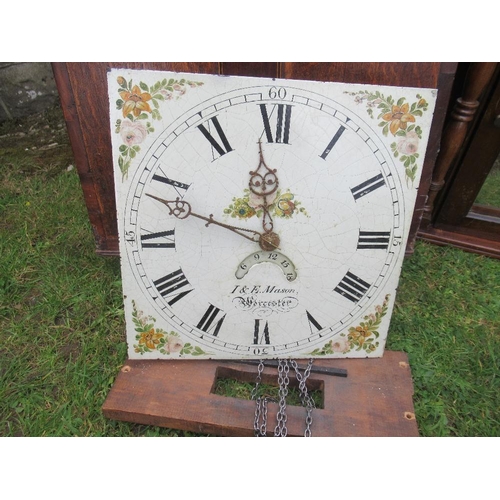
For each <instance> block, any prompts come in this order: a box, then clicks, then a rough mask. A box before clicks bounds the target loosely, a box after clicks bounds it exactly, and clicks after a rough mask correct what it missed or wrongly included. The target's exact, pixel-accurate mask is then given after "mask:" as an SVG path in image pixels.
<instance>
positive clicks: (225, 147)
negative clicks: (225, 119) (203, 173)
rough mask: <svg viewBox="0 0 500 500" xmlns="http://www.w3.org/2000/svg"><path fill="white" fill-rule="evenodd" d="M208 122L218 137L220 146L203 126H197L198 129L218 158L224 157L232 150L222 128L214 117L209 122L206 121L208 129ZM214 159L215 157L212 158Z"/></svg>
mask: <svg viewBox="0 0 500 500" xmlns="http://www.w3.org/2000/svg"><path fill="white" fill-rule="evenodd" d="M210 122H212V124H213V126H214V128H215V130H216V132H217V134H218V136H219V140H220V141H221V142H222V144H220V143H219V142H218V140H217V139H216V138H215V137H214V136H213V135H212V134H211V133H210V130H207V129H206V128H205V126H204V125H203V124H200V125H198V129H199V130H200V132H201V133H202V134H203V135H204V136H205V138H206V139H207V140H208V142H209V143H210V145H211V146H212V148H213V149H215V150H216V151H217V153H219V155H220V156H223V155H225V154H226V153H229V152H230V151H232V150H233V149H232V148H231V145H230V144H229V141H228V140H227V137H226V134H224V131H223V130H222V127H221V126H220V123H219V120H218V119H217V117H216V116H214V117H213V118H210V120H207V121H206V122H205V123H207V124H208V128H209V129H210V128H211V127H210ZM214 159H215V156H214Z"/></svg>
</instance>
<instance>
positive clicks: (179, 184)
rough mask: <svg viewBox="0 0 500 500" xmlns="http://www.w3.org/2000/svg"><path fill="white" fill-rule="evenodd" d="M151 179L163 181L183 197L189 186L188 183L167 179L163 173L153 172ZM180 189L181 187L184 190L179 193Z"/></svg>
mask: <svg viewBox="0 0 500 500" xmlns="http://www.w3.org/2000/svg"><path fill="white" fill-rule="evenodd" d="M153 180H154V181H158V182H163V183H164V184H168V185H169V186H172V187H173V188H174V189H175V190H176V191H177V194H178V195H179V196H181V197H183V196H184V195H185V194H186V193H185V192H186V191H187V189H188V188H189V184H184V183H183V182H179V181H174V180H173V179H169V178H168V177H164V176H163V175H157V174H155V175H153ZM180 189H183V190H184V192H183V193H181V192H180V191H179V190H180Z"/></svg>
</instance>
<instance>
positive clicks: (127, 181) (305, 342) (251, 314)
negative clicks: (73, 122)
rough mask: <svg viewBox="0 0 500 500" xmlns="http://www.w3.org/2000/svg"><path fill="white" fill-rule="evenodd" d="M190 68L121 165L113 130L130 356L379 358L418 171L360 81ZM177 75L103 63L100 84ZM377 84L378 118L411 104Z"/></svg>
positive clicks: (149, 83) (146, 82)
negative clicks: (399, 151) (384, 107)
mask: <svg viewBox="0 0 500 500" xmlns="http://www.w3.org/2000/svg"><path fill="white" fill-rule="evenodd" d="M125 73H126V74H127V77H126V78H125V77H124V75H125ZM188 76H189V81H190V82H191V84H192V85H191V86H190V88H188V89H187V90H186V91H185V92H184V93H182V94H180V95H179V96H178V97H179V98H178V99H177V100H175V101H172V102H165V103H164V104H163V107H162V108H161V109H162V112H163V113H164V114H166V116H167V117H166V118H165V119H162V120H158V121H159V122H160V125H159V126H158V124H155V132H154V133H150V134H149V135H148V136H147V137H146V138H145V140H144V142H141V143H140V144H141V146H140V147H139V148H137V147H136V149H135V153H136V155H135V157H134V162H133V163H132V162H130V163H129V164H127V168H126V169H124V168H123V165H124V162H123V160H122V161H120V155H121V156H122V157H123V155H124V153H125V152H126V151H125V149H124V148H123V145H119V144H118V143H119V139H117V140H115V142H117V144H115V147H114V151H115V163H116V165H117V168H116V187H117V205H118V213H119V229H120V233H121V234H123V235H124V237H123V238H122V241H121V251H122V274H123V282H124V290H125V296H126V298H125V305H126V314H127V317H128V342H129V354H130V356H131V357H137V356H143V357H150V358H158V357H159V358H165V357H173V356H175V357H185V358H187V357H191V356H193V355H195V356H199V357H207V358H234V357H236V358H246V357H259V358H261V357H311V356H313V357H314V356H350V357H365V356H368V355H371V356H380V355H382V353H383V349H384V344H385V337H386V334H387V328H388V324H389V321H388V320H389V317H390V311H391V309H392V305H393V301H394V294H395V289H396V286H397V282H398V278H399V271H400V267H401V262H402V258H403V254H404V248H405V242H406V237H407V233H408V226H409V221H410V220H411V215H412V209H413V204H414V200H415V195H416V188H417V183H416V180H415V178H413V179H411V182H409V181H408V178H407V176H406V178H405V170H404V168H402V167H401V166H400V165H398V164H397V163H396V162H395V155H394V151H395V150H394V146H393V145H392V146H391V143H390V142H389V141H388V140H386V139H385V136H384V133H383V130H382V131H381V128H380V127H377V125H378V124H375V125H374V124H373V123H369V120H370V114H367V113H366V110H365V109H364V108H363V107H360V106H359V102H358V104H356V102H357V101H356V99H355V98H354V97H353V96H356V95H357V96H358V97H359V95H360V94H359V92H362V90H361V89H360V88H359V87H357V86H348V87H346V86H343V85H335V84H324V83H317V82H297V81H285V80H283V81H276V80H267V79H256V78H239V77H234V78H233V77H230V78H228V77H224V78H221V77H215V76H208V75H188ZM186 78H187V76H184V77H183V78H181V77H180V76H179V75H165V76H164V75H163V74H161V73H160V74H158V73H155V72H134V71H130V70H114V71H112V72H111V73H110V76H109V82H110V93H111V94H113V89H114V88H115V87H116V86H119V85H122V86H123V85H130V84H127V83H124V82H127V81H132V80H134V81H139V80H140V81H141V88H142V89H147V90H148V91H149V92H146V90H145V91H144V93H147V94H148V95H154V93H152V91H153V89H157V88H158V85H160V83H157V84H155V83H154V82H165V85H166V84H167V83H168V82H169V81H172V82H182V81H184V82H185V81H186ZM178 85H180V84H178ZM160 86H161V85H160ZM167 87H168V85H167ZM170 87H171V88H174V87H175V84H171V85H170ZM364 89H365V90H363V92H366V93H365V94H361V95H363V96H366V95H370V96H371V95H373V96H375V97H376V96H382V97H383V94H382V93H381V91H380V90H377V92H378V94H377V93H376V91H375V90H370V89H369V90H366V87H365V88H364ZM384 92H385V93H386V95H389V93H390V95H391V98H390V100H389V101H388V102H389V103H390V102H391V101H392V102H399V103H400V104H399V108H401V111H400V112H399V114H398V113H397V112H396V111H397V109H396V108H397V105H396V104H394V106H393V108H391V112H392V115H391V119H392V117H393V115H394V116H396V115H397V116H398V117H399V118H394V119H399V120H400V122H401V124H403V123H407V122H410V121H411V116H414V115H415V116H421V115H423V113H416V112H415V111H418V109H415V110H414V115H412V114H411V113H410V108H409V109H408V110H406V108H405V107H404V105H402V104H401V103H403V101H405V99H409V97H405V96H406V95H408V96H413V94H415V93H416V92H417V90H416V89H392V88H386V89H384ZM418 92H423V91H422V90H421V89H419V90H418ZM394 94H396V95H397V96H398V100H397V101H395V96H394ZM160 95H161V94H160ZM425 95H426V98H425V99H426V100H425V99H424V98H423V97H420V99H421V100H420V101H419V102H421V101H422V100H423V101H424V102H426V103H427V102H428V101H431V100H432V99H433V94H432V93H431V92H429V91H427V93H426V94H425ZM379 98H380V99H381V97H379ZM375 100H376V99H372V101H375ZM358 101H359V99H358ZM158 106H159V105H158ZM356 106H358V107H356ZM421 107H422V106H421ZM118 108H120V103H118ZM399 108H398V109H399ZM368 109H370V108H368ZM405 111H407V113H406V114H407V115H408V116H410V118H408V117H406V120H407V121H406V122H404V121H403V116H404V115H405V113H404V112H405ZM123 113H125V111H123ZM386 114H387V113H386ZM141 116H142V115H141ZM384 116H385V115H384ZM131 118H133V117H132V116H131V115H130V116H129V117H128V118H126V119H128V120H130V119H131ZM146 118H148V116H147V115H146V116H143V119H144V120H145V119H146ZM385 119H386V120H388V119H389V117H388V116H386V118H385ZM134 123H137V120H136V122H134ZM139 123H140V121H139ZM424 125H425V126H424ZM429 125H430V117H428V118H427V121H425V122H423V121H422V124H421V125H420V127H419V128H418V131H417V132H418V133H419V134H420V135H419V137H420V140H421V141H422V142H425V139H426V137H427V134H428V128H429ZM138 126H139V125H138ZM120 127H121V119H120V123H118V124H117V129H120ZM149 127H150V129H151V128H152V127H151V125H149ZM401 127H402V125H401ZM393 128H394V129H395V127H393ZM407 128H408V126H407V125H406V127H405V128H401V130H403V131H404V133H405V134H406V135H405V137H406V136H407V135H410V139H411V138H412V137H413V136H412V135H411V132H412V131H413V130H417V129H416V126H415V129H410V130H407ZM417 132H415V133H417ZM401 137H403V135H401ZM396 144H397V143H396ZM396 147H397V146H396ZM120 148H121V149H120ZM391 149H392V151H391ZM127 151H128V150H127ZM417 157H418V155H417ZM408 158H410V156H408ZM413 158H415V155H413ZM409 161H410V163H411V162H412V161H413V162H415V160H409ZM414 177H415V176H414ZM242 236H243V237H242Z"/></svg>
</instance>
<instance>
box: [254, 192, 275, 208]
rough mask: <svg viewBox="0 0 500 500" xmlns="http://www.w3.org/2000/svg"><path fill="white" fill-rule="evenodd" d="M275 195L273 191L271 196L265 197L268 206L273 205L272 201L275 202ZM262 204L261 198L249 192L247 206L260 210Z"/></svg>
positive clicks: (262, 199) (262, 198)
mask: <svg viewBox="0 0 500 500" xmlns="http://www.w3.org/2000/svg"><path fill="white" fill-rule="evenodd" d="M276 195H277V192H276V191H275V192H274V193H273V194H270V195H268V196H266V200H267V205H268V206H269V205H272V204H273V203H274V201H275V200H276ZM263 203H264V197H263V196H258V195H256V194H255V193H252V192H251V191H250V195H249V197H248V205H249V206H251V207H252V208H261V207H262V204H263Z"/></svg>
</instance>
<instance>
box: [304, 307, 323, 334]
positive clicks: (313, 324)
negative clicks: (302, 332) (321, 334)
mask: <svg viewBox="0 0 500 500" xmlns="http://www.w3.org/2000/svg"><path fill="white" fill-rule="evenodd" d="M306 314H307V321H309V328H310V329H311V333H313V329H312V327H314V328H316V330H318V331H319V330H323V327H322V326H321V325H320V324H319V323H318V321H317V320H316V319H314V317H313V315H312V314H311V313H310V312H309V311H306Z"/></svg>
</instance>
